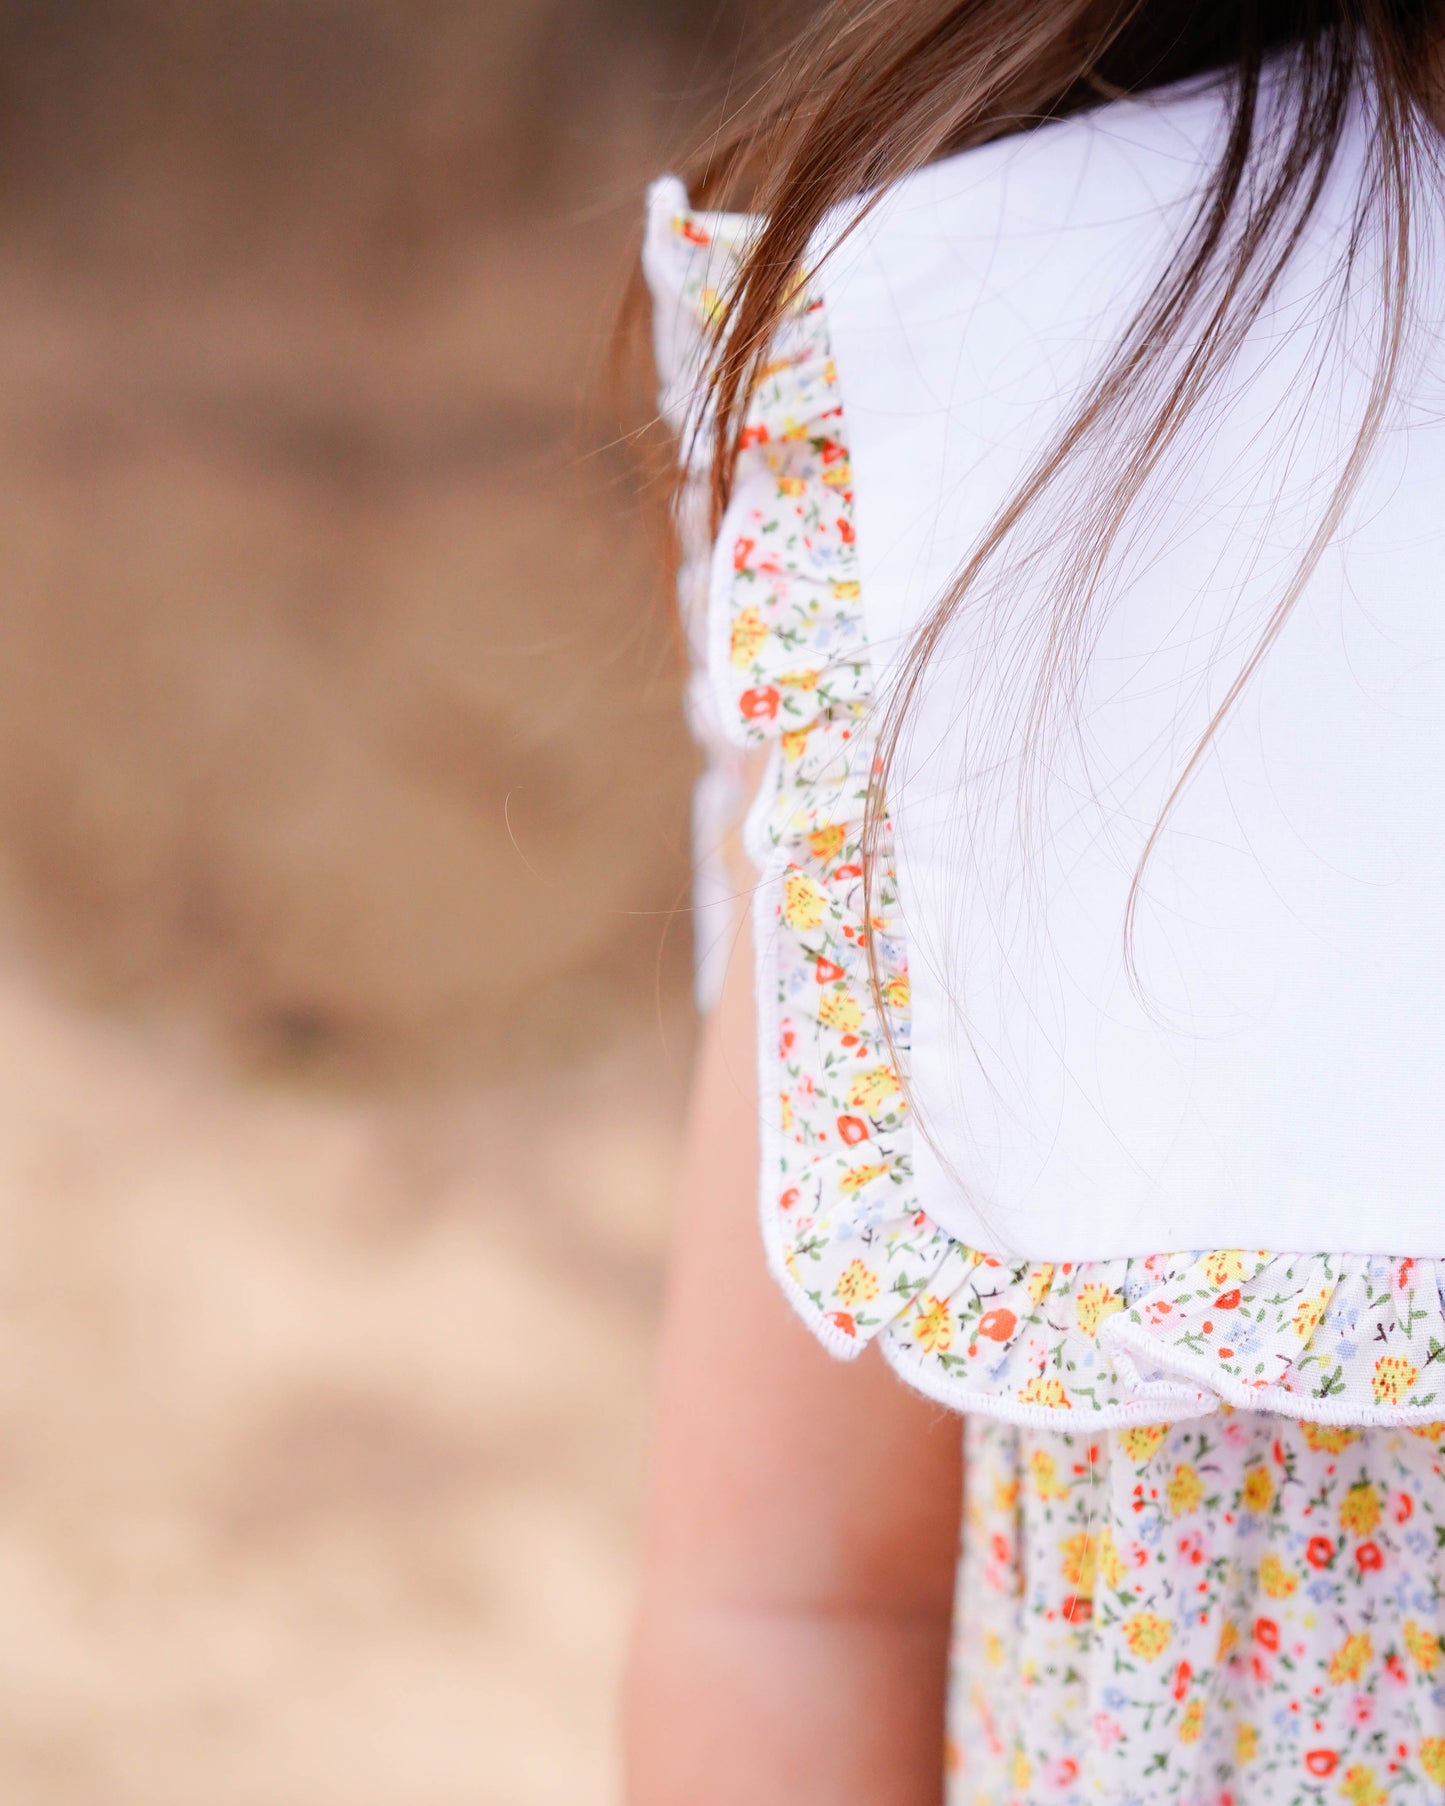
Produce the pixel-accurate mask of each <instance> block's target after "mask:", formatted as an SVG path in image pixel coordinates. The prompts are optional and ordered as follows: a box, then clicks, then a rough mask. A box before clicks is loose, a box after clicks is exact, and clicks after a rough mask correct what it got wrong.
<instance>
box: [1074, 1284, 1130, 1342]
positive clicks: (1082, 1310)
mask: <svg viewBox="0 0 1445 1806" xmlns="http://www.w3.org/2000/svg"><path fill="white" fill-rule="evenodd" d="M1123 1308H1124V1300H1123V1299H1122V1298H1121V1297H1120V1296H1119V1294H1118V1293H1117V1292H1113V1291H1111V1290H1110V1289H1109V1287H1108V1286H1106V1285H1098V1284H1092V1283H1091V1284H1089V1285H1086V1286H1081V1287H1080V1288H1079V1296H1078V1299H1077V1301H1076V1303H1075V1305H1074V1317H1075V1320H1076V1321H1077V1323H1078V1325H1079V1328H1080V1329H1081V1330H1083V1332H1084V1334H1085V1335H1086V1336H1095V1335H1097V1334H1098V1331H1099V1325H1100V1324H1101V1323H1102V1322H1103V1321H1104V1319H1105V1318H1106V1317H1112V1316H1113V1315H1114V1313H1115V1311H1122V1310H1123Z"/></svg>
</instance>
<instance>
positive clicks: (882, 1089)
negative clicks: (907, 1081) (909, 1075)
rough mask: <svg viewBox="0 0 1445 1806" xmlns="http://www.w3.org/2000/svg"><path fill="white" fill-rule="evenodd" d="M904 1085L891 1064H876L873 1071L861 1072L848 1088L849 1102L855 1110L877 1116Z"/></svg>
mask: <svg viewBox="0 0 1445 1806" xmlns="http://www.w3.org/2000/svg"><path fill="white" fill-rule="evenodd" d="M901 1089H902V1086H901V1085H900V1084H899V1081H898V1074H897V1073H896V1072H895V1071H894V1070H893V1068H892V1067H891V1066H875V1067H874V1068H873V1070H872V1071H871V1072H860V1073H859V1075H858V1077H857V1078H856V1079H854V1081H853V1083H852V1085H851V1086H850V1087H849V1089H848V1102H849V1103H850V1104H852V1106H853V1108H854V1109H855V1110H866V1111H867V1112H868V1113H869V1115H870V1116H876V1115H877V1114H878V1113H879V1111H881V1110H882V1108H883V1106H884V1105H885V1104H886V1103H887V1102H888V1100H889V1098H892V1097H897V1095H898V1093H899V1091H900V1090H901Z"/></svg>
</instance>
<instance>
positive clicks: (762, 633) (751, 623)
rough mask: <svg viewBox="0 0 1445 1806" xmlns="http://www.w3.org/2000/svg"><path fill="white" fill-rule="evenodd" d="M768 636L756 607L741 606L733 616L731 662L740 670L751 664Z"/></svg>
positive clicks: (765, 626)
mask: <svg viewBox="0 0 1445 1806" xmlns="http://www.w3.org/2000/svg"><path fill="white" fill-rule="evenodd" d="M767 637H768V628H767V625H766V623H765V622H764V620H763V617H762V616H761V615H760V614H759V613H758V611H757V609H756V608H752V607H748V608H741V609H739V610H738V612H737V613H736V614H735V615H734V616H733V624H732V636H731V645H730V651H731V656H732V662H733V664H734V665H736V666H737V667H738V668H739V669H740V670H741V669H745V668H746V667H747V666H748V665H750V664H752V662H753V660H754V659H755V658H756V657H757V656H758V650H759V648H760V647H761V646H762V643H763V641H764V640H765V639H767Z"/></svg>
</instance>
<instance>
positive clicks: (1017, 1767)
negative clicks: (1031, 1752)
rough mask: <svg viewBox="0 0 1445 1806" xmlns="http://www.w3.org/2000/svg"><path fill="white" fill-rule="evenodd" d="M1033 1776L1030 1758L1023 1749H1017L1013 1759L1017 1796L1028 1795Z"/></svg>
mask: <svg viewBox="0 0 1445 1806" xmlns="http://www.w3.org/2000/svg"><path fill="white" fill-rule="evenodd" d="M1033 1775H1034V1771H1033V1769H1032V1767H1031V1766H1030V1764H1029V1759H1028V1757H1027V1756H1026V1755H1025V1754H1024V1752H1023V1751H1022V1750H1021V1749H1019V1748H1017V1747H1015V1749H1014V1759H1013V1784H1014V1792H1015V1793H1017V1794H1027V1793H1028V1790H1029V1782H1030V1781H1031V1780H1032V1779H1033Z"/></svg>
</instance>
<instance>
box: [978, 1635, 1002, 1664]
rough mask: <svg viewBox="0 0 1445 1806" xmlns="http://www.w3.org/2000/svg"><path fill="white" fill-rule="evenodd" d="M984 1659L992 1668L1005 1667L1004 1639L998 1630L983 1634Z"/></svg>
mask: <svg viewBox="0 0 1445 1806" xmlns="http://www.w3.org/2000/svg"><path fill="white" fill-rule="evenodd" d="M983 1659H984V1661H985V1662H987V1663H988V1665H989V1667H990V1668H1002V1667H1003V1659H1004V1645H1003V1638H1002V1637H1001V1636H1000V1635H999V1634H998V1632H997V1631H996V1630H986V1631H985V1632H984V1633H983Z"/></svg>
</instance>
